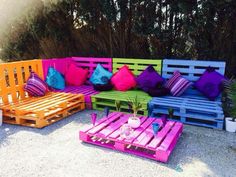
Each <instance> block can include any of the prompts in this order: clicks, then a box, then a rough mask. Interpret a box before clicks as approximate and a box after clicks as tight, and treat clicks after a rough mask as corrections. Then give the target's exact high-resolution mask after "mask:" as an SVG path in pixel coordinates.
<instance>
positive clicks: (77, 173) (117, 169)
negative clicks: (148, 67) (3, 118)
mask: <svg viewBox="0 0 236 177" xmlns="http://www.w3.org/2000/svg"><path fill="white" fill-rule="evenodd" d="M90 113H91V111H83V112H80V113H78V114H75V115H73V116H71V117H69V118H67V119H64V120H62V121H59V122H57V123H55V124H53V125H51V126H48V127H46V128H44V129H33V128H27V127H20V126H14V125H6V124H4V125H3V126H2V127H0V167H1V168H0V177H11V176H12V177H15V176H17V177H28V176H30V177H35V176H38V177H44V176H46V177H61V176H66V177H67V176H68V177H105V176H107V177H132V176H135V177H158V176H163V177H169V176H170V177H174V176H181V177H182V176H186V177H191V176H194V177H196V176H219V177H221V176H226V177H236V149H235V147H236V134H235V133H234V134H233V133H227V132H225V131H218V130H212V129H206V128H201V127H194V126H187V125H185V127H184V132H183V135H182V137H181V138H180V140H179V142H178V143H177V146H176V148H175V150H174V151H173V153H172V155H171V157H170V159H169V162H168V164H163V163H159V162H155V161H152V160H148V159H145V158H141V157H137V156H133V155H129V154H124V153H119V152H116V151H112V150H109V149H104V148H100V147H97V146H93V145H88V144H85V143H81V142H80V141H79V140H78V131H79V129H80V128H81V127H83V126H85V125H86V124H89V123H90V116H89V115H90ZM98 113H99V117H102V114H103V113H101V112H98Z"/></svg>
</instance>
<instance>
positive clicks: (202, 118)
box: [148, 59, 225, 129]
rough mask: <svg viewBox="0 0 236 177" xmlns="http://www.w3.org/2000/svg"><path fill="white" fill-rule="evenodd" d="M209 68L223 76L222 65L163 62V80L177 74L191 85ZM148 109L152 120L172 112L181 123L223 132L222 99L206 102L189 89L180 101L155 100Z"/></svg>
mask: <svg viewBox="0 0 236 177" xmlns="http://www.w3.org/2000/svg"><path fill="white" fill-rule="evenodd" d="M209 66H211V67H214V68H215V69H216V71H217V72H219V73H221V74H222V75H224V73H225V62H213V61H194V60H173V59H165V60H163V67H162V77H164V78H165V79H167V80H168V79H169V78H170V77H171V76H172V75H173V72H174V71H176V70H179V71H180V73H181V74H182V76H183V77H184V78H186V79H188V80H190V81H192V82H194V81H196V80H198V79H199V78H200V76H201V75H202V74H203V72H204V71H205V70H206V68H207V67H209ZM148 107H149V115H150V116H152V117H155V116H158V115H159V114H168V109H169V108H172V109H174V116H176V117H177V118H178V120H179V121H181V122H183V123H186V124H191V125H198V126H203V127H210V128H216V129H223V122H224V113H223V109H222V102H221V95H220V96H219V97H218V98H217V99H216V101H209V100H208V99H207V98H206V97H205V96H204V95H202V94H201V93H200V92H198V91H197V90H196V89H194V88H193V87H191V88H190V89H188V90H187V91H186V93H185V94H183V95H182V96H181V97H173V96H165V97H154V98H153V99H152V100H151V101H150V102H149V104H148Z"/></svg>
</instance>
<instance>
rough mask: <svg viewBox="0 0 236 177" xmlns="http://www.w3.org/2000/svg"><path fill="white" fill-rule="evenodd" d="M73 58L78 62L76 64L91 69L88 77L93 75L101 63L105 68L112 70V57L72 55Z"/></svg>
mask: <svg viewBox="0 0 236 177" xmlns="http://www.w3.org/2000/svg"><path fill="white" fill-rule="evenodd" d="M72 60H73V61H74V62H76V65H77V66H79V67H82V68H87V69H88V70H89V75H88V78H90V76H91V75H92V73H93V71H94V70H95V68H96V67H97V64H101V65H102V66H103V67H104V68H106V69H107V70H109V71H110V72H112V59H111V58H93V57H72Z"/></svg>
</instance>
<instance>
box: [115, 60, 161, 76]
mask: <svg viewBox="0 0 236 177" xmlns="http://www.w3.org/2000/svg"><path fill="white" fill-rule="evenodd" d="M112 64H113V65H112V68H113V73H115V72H116V71H118V70H119V68H121V67H122V66H123V65H127V66H129V69H130V70H131V71H132V72H133V73H134V75H136V76H137V75H139V74H140V73H141V72H142V71H143V70H145V69H146V68H147V67H148V66H149V65H152V66H153V67H154V68H155V70H156V71H157V72H158V73H159V74H161V68H162V60H161V59H131V58H113V59H112Z"/></svg>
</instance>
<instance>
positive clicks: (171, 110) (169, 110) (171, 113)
mask: <svg viewBox="0 0 236 177" xmlns="http://www.w3.org/2000/svg"><path fill="white" fill-rule="evenodd" d="M168 116H169V118H173V117H174V109H173V108H168Z"/></svg>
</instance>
